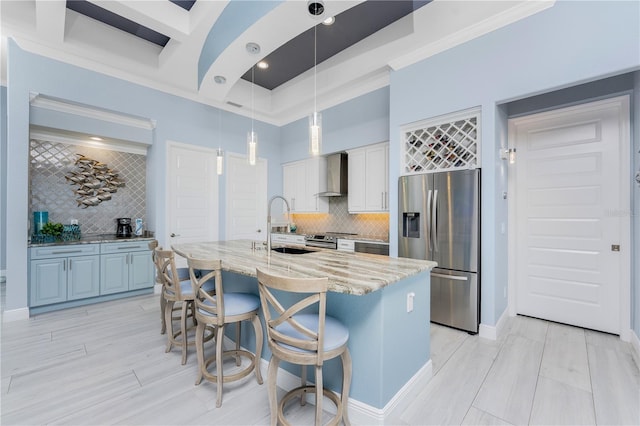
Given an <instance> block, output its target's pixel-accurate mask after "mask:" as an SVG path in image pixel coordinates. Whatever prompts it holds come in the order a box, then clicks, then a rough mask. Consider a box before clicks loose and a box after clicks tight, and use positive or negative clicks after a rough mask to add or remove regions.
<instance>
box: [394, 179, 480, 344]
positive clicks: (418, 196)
mask: <svg viewBox="0 0 640 426" xmlns="http://www.w3.org/2000/svg"><path fill="white" fill-rule="evenodd" d="M398 203H399V209H398V256H400V257H409V258H414V259H426V260H433V261H435V262H438V267H437V268H434V269H433V270H432V272H431V321H432V322H435V323H439V324H443V325H447V326H450V327H454V328H458V329H462V330H466V331H468V332H471V333H477V332H478V324H479V323H480V209H479V206H480V170H479V169H476V170H456V171H450V172H439V173H431V174H422V175H412V176H401V177H400V178H399V181H398Z"/></svg>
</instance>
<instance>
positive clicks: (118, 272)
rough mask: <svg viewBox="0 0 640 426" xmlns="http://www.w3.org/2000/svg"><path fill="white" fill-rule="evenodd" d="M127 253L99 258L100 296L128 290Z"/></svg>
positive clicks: (104, 255)
mask: <svg viewBox="0 0 640 426" xmlns="http://www.w3.org/2000/svg"><path fill="white" fill-rule="evenodd" d="M128 256H129V253H112V254H103V255H102V256H101V257H100V294H111V293H120V292H122V291H127V290H129V264H128V262H127V260H128Z"/></svg>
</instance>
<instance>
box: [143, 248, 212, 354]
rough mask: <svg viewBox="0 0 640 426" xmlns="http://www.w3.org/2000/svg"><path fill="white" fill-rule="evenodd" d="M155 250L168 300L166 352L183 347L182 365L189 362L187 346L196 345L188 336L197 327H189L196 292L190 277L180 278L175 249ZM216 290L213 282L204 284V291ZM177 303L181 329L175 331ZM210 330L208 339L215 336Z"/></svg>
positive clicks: (165, 313)
mask: <svg viewBox="0 0 640 426" xmlns="http://www.w3.org/2000/svg"><path fill="white" fill-rule="evenodd" d="M155 252H156V254H155V256H156V259H157V262H158V269H159V271H160V274H161V275H162V280H163V289H162V296H163V297H164V299H165V300H166V304H165V306H164V318H165V324H166V326H167V328H168V330H169V332H168V333H167V349H166V351H165V352H169V351H170V350H171V347H172V346H174V345H175V346H177V347H180V348H182V365H184V364H186V362H187V347H188V346H190V345H195V341H194V342H189V338H188V337H189V336H188V331H189V330H192V329H194V328H195V327H194V326H191V327H187V319H188V317H189V315H188V312H189V309H191V311H192V312H194V308H193V301H194V299H195V293H194V292H193V286H192V285H191V279H190V278H187V279H180V274H179V273H178V268H176V262H175V254H174V253H173V251H171V250H161V249H160V248H156V250H155ZM214 290H215V289H214V285H213V283H212V282H211V283H206V284H205V285H204V286H203V291H208V292H213V291H214ZM176 304H179V305H180V316H179V320H180V330H178V331H176V332H174V331H173V321H172V320H173V319H174V318H173V312H174V306H175V305H176ZM209 331H210V333H209V334H208V335H207V336H206V338H207V340H210V339H212V338H213V329H211V328H209Z"/></svg>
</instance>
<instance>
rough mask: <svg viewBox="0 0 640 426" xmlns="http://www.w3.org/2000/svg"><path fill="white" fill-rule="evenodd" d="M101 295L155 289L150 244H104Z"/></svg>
mask: <svg viewBox="0 0 640 426" xmlns="http://www.w3.org/2000/svg"><path fill="white" fill-rule="evenodd" d="M101 253H102V256H101V261H100V294H112V293H120V292H123V291H129V290H137V289H141V288H148V287H153V285H154V275H153V272H154V270H153V268H154V266H153V262H152V261H151V253H150V251H149V247H148V242H140V243H136V242H122V243H102V248H101Z"/></svg>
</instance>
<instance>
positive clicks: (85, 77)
mask: <svg viewBox="0 0 640 426" xmlns="http://www.w3.org/2000/svg"><path fill="white" fill-rule="evenodd" d="M8 54H9V58H10V61H8V72H7V75H8V81H9V82H10V84H9V86H8V87H7V103H6V105H7V112H8V117H9V120H8V127H7V131H8V140H9V141H12V143H10V144H8V153H7V154H8V158H10V161H8V164H7V168H6V169H4V168H3V176H7V184H8V185H7V192H6V198H5V197H3V199H8V200H11V203H10V204H8V205H7V215H6V218H7V223H8V224H10V226H9V227H8V229H7V232H6V234H3V241H4V242H3V245H4V244H10V246H11V251H9V252H7V264H8V265H12V267H11V268H10V269H9V270H8V271H7V282H8V283H9V284H8V285H7V304H6V309H7V310H12V309H22V308H25V307H26V306H27V285H26V278H27V277H26V275H27V221H28V217H27V216H28V214H27V208H28V200H27V196H28V164H29V161H28V141H29V111H30V107H29V94H30V92H35V93H39V94H42V95H46V96H49V97H53V98H59V99H63V100H67V101H69V102H72V103H77V104H82V105H89V106H94V107H97V108H101V109H106V110H110V111H117V112H119V113H122V114H128V115H132V116H136V117H142V118H148V119H151V120H154V121H155V122H156V127H155V129H154V130H153V132H152V135H151V139H152V142H153V145H152V146H151V147H150V149H149V151H148V161H147V164H148V170H149V171H148V185H147V188H148V189H147V191H148V199H147V206H148V207H147V208H148V212H149V214H148V217H149V226H150V228H151V229H156V230H159V231H162V230H163V229H165V213H164V212H165V208H164V206H165V205H166V202H165V201H166V200H165V188H164V180H165V179H164V177H165V164H166V158H165V157H166V145H167V141H169V140H170V141H176V142H181V143H187V144H193V145H200V146H208V147H211V148H217V147H221V148H222V149H224V150H225V151H228V152H237V153H244V152H245V150H246V133H247V131H248V129H250V127H251V122H250V119H249V118H246V117H242V116H238V115H236V114H231V113H229V112H226V111H223V112H222V129H223V130H222V138H221V140H218V134H219V133H218V110H217V109H216V108H213V107H210V106H206V105H203V104H199V103H196V102H193V101H190V100H187V99H184V98H180V97H177V96H173V95H169V94H166V93H163V92H160V91H157V90H153V89H149V88H146V87H143V86H140V85H136V84H132V83H129V82H126V81H123V80H120V79H117V78H113V77H109V76H106V75H103V74H99V73H96V72H92V71H88V70H86V69H82V68H79V67H75V66H72V65H69V64H65V63H62V62H58V61H55V60H51V59H48V58H45V57H42V56H38V55H34V54H31V53H28V52H26V51H24V50H22V49H21V48H20V47H18V46H17V44H16V43H15V42H14V41H13V40H10V41H9V46H8ZM41 119H42V120H45V118H42V117H41ZM82 125H83V126H84V125H86V120H85V121H83V123H82ZM64 126H72V123H71V124H70V123H66V122H65V124H64ZM255 128H256V131H257V132H258V134H259V135H260V147H259V155H260V157H262V158H266V159H267V161H268V167H269V182H268V192H269V193H270V194H272V193H279V192H281V186H282V183H281V178H280V176H281V172H280V147H279V142H280V129H279V128H278V127H276V126H272V125H269V124H266V123H262V122H256V123H255ZM98 131H106V128H101V129H98V128H97V129H96V132H98ZM5 170H6V175H5ZM224 186H225V182H224V176H223V177H222V179H221V181H220V197H221V199H224V196H225V193H224ZM220 210H221V211H224V204H223V203H220ZM221 217H223V216H222V214H221ZM221 225H222V226H221V229H224V223H223V222H221ZM162 235H163V233H162V232H159V236H160V237H162ZM161 243H163V242H162V241H161Z"/></svg>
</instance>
